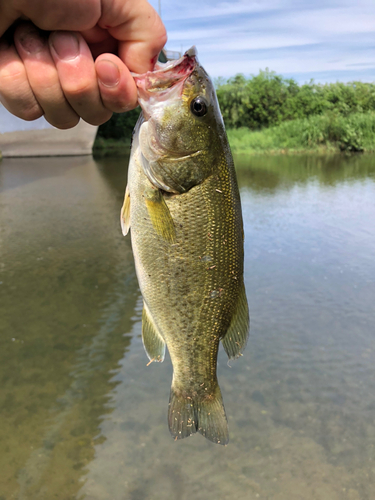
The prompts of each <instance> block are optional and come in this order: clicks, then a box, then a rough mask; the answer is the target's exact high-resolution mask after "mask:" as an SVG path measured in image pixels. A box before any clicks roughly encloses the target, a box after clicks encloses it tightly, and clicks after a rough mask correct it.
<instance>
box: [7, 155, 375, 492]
mask: <svg viewBox="0 0 375 500" xmlns="http://www.w3.org/2000/svg"><path fill="white" fill-rule="evenodd" d="M236 165H237V168H238V180H239V185H240V189H241V197H242V204H243V213H244V225H245V283H246V289H247V294H248V300H249V306H250V313H251V336H250V339H249V342H248V345H247V348H246V351H245V354H244V356H243V357H242V358H240V359H239V360H237V361H233V362H231V363H230V365H228V364H227V359H226V357H225V353H223V350H222V349H221V351H220V354H219V363H218V377H219V382H220V386H221V389H222V393H223V398H224V402H225V406H226V411H227V416H228V421H229V426H230V442H229V445H228V446H227V447H221V446H217V445H213V444H212V443H210V442H208V441H207V440H205V439H204V438H203V437H202V436H200V435H195V436H193V437H191V438H189V439H186V440H182V441H178V442H174V441H173V439H172V438H171V437H170V435H169V431H168V426H167V419H166V415H167V406H168V398H169V390H170V382H171V376H172V369H171V363H170V359H169V357H167V358H166V360H165V362H164V363H163V364H159V363H152V364H151V365H150V366H147V363H148V359H147V357H146V355H145V353H144V351H143V346H142V340H141V311H142V302H141V297H140V292H139V289H138V285H137V280H136V276H135V271H134V263H133V257H132V252H131V245H130V238H129V237H126V238H124V237H123V236H122V234H121V230H120V225H119V213H120V208H121V205H122V200H123V194H124V190H125V184H126V170H127V160H126V159H125V158H124V159H118V158H117V159H105V160H96V161H95V160H94V159H92V158H91V157H75V158H39V159H30V158H28V159H4V160H3V162H2V163H1V164H0V471H1V473H0V500H11V499H18V500H52V499H54V500H67V499H76V500H162V499H163V500H165V499H172V500H188V499H189V500H190V499H191V498H194V499H195V500H213V499H215V500H217V499H220V500H227V499H228V500H229V499H231V500H232V499H233V498H235V499H236V500H255V499H258V498H259V499H269V500H342V499H348V500H372V499H373V498H375V310H374V304H375V157H374V156H352V157H344V156H332V157H313V156H307V157H302V156H294V157H291V156H282V157H238V158H236Z"/></svg>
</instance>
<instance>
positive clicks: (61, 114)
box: [14, 23, 79, 129]
mask: <svg viewBox="0 0 375 500" xmlns="http://www.w3.org/2000/svg"><path fill="white" fill-rule="evenodd" d="M14 42H15V45H16V48H17V51H18V54H19V55H20V57H21V59H22V61H23V64H24V66H25V69H26V73H27V77H28V80H29V84H30V86H31V88H32V91H33V94H34V96H35V98H36V99H37V101H38V103H39V105H40V106H41V108H42V109H43V111H44V117H45V119H46V120H47V121H48V122H49V123H51V125H53V126H55V127H57V128H60V129H67V128H71V127H74V126H75V125H77V123H78V122H79V116H78V115H77V113H76V112H75V111H74V110H73V109H72V107H71V106H70V104H69V103H68V101H67V100H66V99H65V96H64V93H63V91H62V89H61V86H60V82H59V77H58V74H57V69H56V66H55V64H54V62H53V59H52V56H51V53H50V50H49V46H48V40H47V37H46V36H43V34H42V33H40V32H39V30H37V29H36V28H35V26H34V25H33V24H31V23H22V24H21V25H19V26H18V27H17V29H16V31H15V34H14Z"/></svg>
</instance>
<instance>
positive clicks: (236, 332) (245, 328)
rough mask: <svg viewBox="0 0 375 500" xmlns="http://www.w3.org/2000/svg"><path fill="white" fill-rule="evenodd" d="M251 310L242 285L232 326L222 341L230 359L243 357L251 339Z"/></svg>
mask: <svg viewBox="0 0 375 500" xmlns="http://www.w3.org/2000/svg"><path fill="white" fill-rule="evenodd" d="M249 327H250V319H249V308H248V305H247V299H246V291H245V285H244V284H242V287H241V290H240V294H239V297H238V301H237V307H236V310H235V312H234V315H233V318H232V321H231V324H230V326H229V328H228V331H227V333H226V334H225V337H224V338H223V339H222V340H221V342H222V344H223V346H224V349H225V352H226V353H227V355H228V358H229V359H236V358H238V357H239V356H242V353H243V351H244V350H245V347H246V343H247V339H248V337H249Z"/></svg>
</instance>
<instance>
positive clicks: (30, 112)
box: [17, 104, 43, 122]
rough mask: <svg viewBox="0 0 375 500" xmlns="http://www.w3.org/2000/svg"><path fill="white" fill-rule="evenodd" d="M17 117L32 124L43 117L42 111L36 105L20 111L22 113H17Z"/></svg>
mask: <svg viewBox="0 0 375 500" xmlns="http://www.w3.org/2000/svg"><path fill="white" fill-rule="evenodd" d="M17 116H18V117H19V118H22V119H23V120H25V121H27V122H32V121H33V120H37V119H38V118H40V117H41V116H43V110H42V109H41V108H40V106H39V105H37V104H36V105H34V106H32V107H30V108H29V109H22V111H21V112H20V113H18V114H17Z"/></svg>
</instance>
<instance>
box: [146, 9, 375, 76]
mask: <svg viewBox="0 0 375 500" xmlns="http://www.w3.org/2000/svg"><path fill="white" fill-rule="evenodd" d="M149 1H150V3H151V4H152V5H153V6H154V7H155V8H156V9H158V0H149ZM161 14H162V19H163V21H164V23H165V25H166V27H167V32H168V43H167V48H168V49H170V50H178V51H181V48H182V49H183V51H185V50H187V49H188V48H189V47H190V46H191V45H196V46H197V48H198V54H199V59H200V62H201V63H202V64H203V66H204V67H205V68H206V70H207V71H208V72H209V73H210V74H211V76H213V77H218V76H224V77H229V76H233V75H235V74H236V73H244V74H245V75H249V74H256V73H258V71H259V70H260V69H265V68H266V67H268V68H269V69H270V70H274V71H276V72H277V73H279V74H282V75H283V76H286V77H293V78H295V79H296V80H297V81H298V82H300V83H304V82H306V81H309V80H310V79H311V78H314V80H315V81H317V82H323V83H324V82H334V81H337V80H339V81H343V82H347V81H352V80H361V81H367V82H374V81H375V0H325V1H324V0H315V1H313V0H232V1H231V0H228V1H225V2H221V1H214V0H161Z"/></svg>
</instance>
